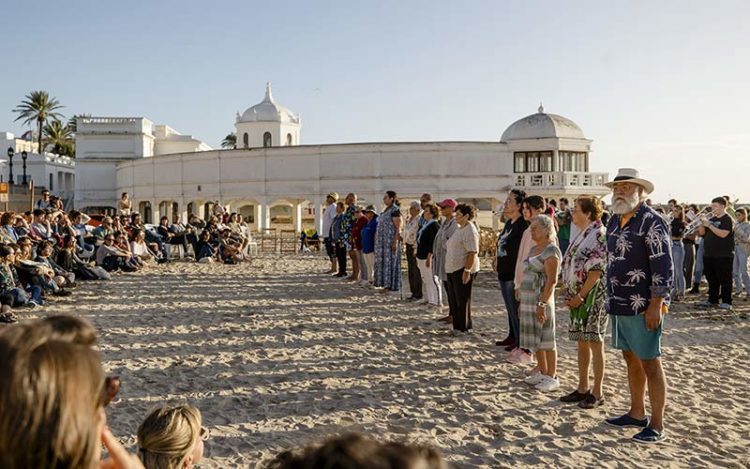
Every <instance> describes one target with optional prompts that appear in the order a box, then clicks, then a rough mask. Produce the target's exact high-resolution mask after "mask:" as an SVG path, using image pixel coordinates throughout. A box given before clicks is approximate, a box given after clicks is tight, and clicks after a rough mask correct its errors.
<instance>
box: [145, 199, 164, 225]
mask: <svg viewBox="0 0 750 469" xmlns="http://www.w3.org/2000/svg"><path fill="white" fill-rule="evenodd" d="M159 218H161V215H160V214H159V202H157V201H156V200H151V223H152V224H154V225H158V224H159ZM145 222H146V221H145V220H144V223H145Z"/></svg>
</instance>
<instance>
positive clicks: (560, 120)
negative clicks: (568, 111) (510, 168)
mask: <svg viewBox="0 0 750 469" xmlns="http://www.w3.org/2000/svg"><path fill="white" fill-rule="evenodd" d="M537 138H578V139H584V138H586V137H584V136H583V131H582V130H581V128H580V127H578V125H577V124H576V123H575V122H573V121H572V120H570V119H567V118H565V117H563V116H558V115H557V114H545V112H544V107H542V106H541V105H540V106H539V112H537V113H536V114H532V115H530V116H526V117H524V118H523V119H519V120H517V121H515V122H514V123H512V124H511V125H510V127H508V128H507V129H506V130H505V132H503V136H502V137H500V141H501V142H508V141H510V140H526V139H537Z"/></svg>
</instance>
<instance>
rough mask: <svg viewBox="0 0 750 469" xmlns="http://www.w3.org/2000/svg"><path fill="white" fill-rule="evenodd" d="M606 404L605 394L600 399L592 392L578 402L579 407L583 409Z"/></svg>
mask: <svg viewBox="0 0 750 469" xmlns="http://www.w3.org/2000/svg"><path fill="white" fill-rule="evenodd" d="M603 404H604V396H602V397H600V398H599V399H597V398H596V396H594V395H593V394H591V393H588V394H587V395H586V398H585V399H583V400H582V401H581V402H579V403H578V407H580V408H581V409H594V408H596V407H599V406H601V405H603Z"/></svg>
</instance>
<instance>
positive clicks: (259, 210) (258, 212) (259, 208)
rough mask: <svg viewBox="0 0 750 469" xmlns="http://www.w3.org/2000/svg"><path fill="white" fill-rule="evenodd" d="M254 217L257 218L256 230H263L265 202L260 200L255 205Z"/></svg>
mask: <svg viewBox="0 0 750 469" xmlns="http://www.w3.org/2000/svg"><path fill="white" fill-rule="evenodd" d="M253 218H255V231H257V232H259V233H260V232H261V230H262V229H263V221H262V219H263V202H262V201H258V202H257V203H256V204H255V205H254V206H253Z"/></svg>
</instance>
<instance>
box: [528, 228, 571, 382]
mask: <svg viewBox="0 0 750 469" xmlns="http://www.w3.org/2000/svg"><path fill="white" fill-rule="evenodd" d="M529 229H530V230H531V238H532V239H533V240H534V242H535V243H536V245H535V246H534V247H533V248H531V252H529V256H528V257H527V258H526V260H524V271H523V280H522V281H521V288H520V292H519V293H520V297H521V305H520V308H519V314H518V316H519V320H520V334H519V341H520V344H519V347H521V348H522V349H527V350H532V351H533V352H534V353H535V355H536V360H537V363H538V364H537V372H536V373H533V374H531V375H529V376H528V377H527V378H526V379H525V380H524V381H525V382H526V383H527V384H530V385H532V386H535V387H536V388H537V389H539V390H540V391H545V392H549V391H552V390H555V389H557V388H559V387H560V381H559V380H558V379H557V344H556V343H555V284H556V283H557V276H558V275H559V273H560V259H561V258H562V253H560V248H558V247H557V246H556V245H555V243H554V237H555V226H554V224H553V222H552V219H551V218H550V217H548V216H546V215H537V216H535V217H533V218H532V219H531V225H530V226H529Z"/></svg>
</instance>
